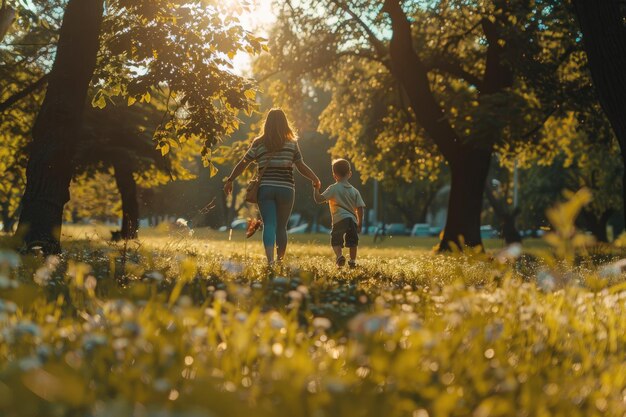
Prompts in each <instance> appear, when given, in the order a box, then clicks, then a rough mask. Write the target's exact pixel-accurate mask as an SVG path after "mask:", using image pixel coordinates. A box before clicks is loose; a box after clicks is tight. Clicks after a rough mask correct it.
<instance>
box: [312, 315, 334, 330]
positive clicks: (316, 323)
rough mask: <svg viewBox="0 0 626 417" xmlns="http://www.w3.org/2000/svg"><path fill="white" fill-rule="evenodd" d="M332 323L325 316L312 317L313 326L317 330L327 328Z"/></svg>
mask: <svg viewBox="0 0 626 417" xmlns="http://www.w3.org/2000/svg"><path fill="white" fill-rule="evenodd" d="M331 325H332V323H331V322H330V320H328V319H327V318H326V317H315V318H314V319H313V327H315V328H316V329H318V330H328V329H330V326H331Z"/></svg>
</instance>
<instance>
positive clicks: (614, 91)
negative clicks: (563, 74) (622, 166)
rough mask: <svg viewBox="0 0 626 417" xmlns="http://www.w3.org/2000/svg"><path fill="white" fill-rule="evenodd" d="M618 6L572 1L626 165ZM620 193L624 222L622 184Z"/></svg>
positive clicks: (624, 45) (625, 51) (625, 81)
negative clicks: (621, 195)
mask: <svg viewBox="0 0 626 417" xmlns="http://www.w3.org/2000/svg"><path fill="white" fill-rule="evenodd" d="M619 3H620V2H619V1H618V0H602V1H598V0H574V6H575V10H576V14H577V15H578V22H579V23H580V28H581V31H582V34H583V44H584V47H585V51H586V52H587V56H588V59H589V69H590V71H591V77H592V79H593V83H594V85H595V88H596V92H597V94H598V98H599V101H600V104H601V105H602V108H603V109H604V112H605V113H606V115H607V117H608V119H609V121H610V122H611V126H612V127H613V130H614V131H615V135H616V136H617V139H618V141H619V144H620V148H621V151H622V159H623V160H625V161H626V117H624V109H626V26H625V25H624V16H623V14H622V13H621V10H620V4H619ZM625 179H626V174H625ZM622 192H623V196H624V216H625V221H626V183H624V191H622Z"/></svg>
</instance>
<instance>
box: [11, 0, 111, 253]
mask: <svg viewBox="0 0 626 417" xmlns="http://www.w3.org/2000/svg"><path fill="white" fill-rule="evenodd" d="M102 13H103V0H70V1H69V3H68V4H67V6H66V8H65V15H64V18H63V24H62V26H61V31H60V36H59V42H58V45H57V53H56V58H55V61H54V65H53V67H52V71H51V73H50V79H49V83H48V90H47V92H46V97H45V99H44V101H43V104H42V105H41V109H40V111H39V114H38V115H37V119H36V121H35V125H34V127H33V142H32V145H31V150H30V158H29V161H28V166H27V169H26V180H27V182H26V190H25V192H24V197H23V199H22V201H23V208H22V212H21V216H20V222H19V227H18V231H17V234H18V236H20V237H22V238H23V239H24V247H23V248H24V250H30V249H32V248H33V247H37V246H39V247H41V248H42V250H43V251H44V252H45V253H58V252H60V250H61V245H60V236H61V223H62V217H63V206H64V205H65V203H67V201H68V200H69V185H70V181H71V178H72V173H73V167H72V165H73V164H72V157H73V154H74V150H75V144H76V140H77V136H78V131H79V128H80V123H81V120H82V114H83V110H84V108H85V99H86V97H87V89H88V87H89V82H90V81H91V78H92V76H93V72H94V69H95V65H96V55H97V53H98V48H99V42H98V40H99V39H98V38H99V35H100V24H101V22H102Z"/></svg>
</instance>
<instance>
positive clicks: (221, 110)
mask: <svg viewBox="0 0 626 417" xmlns="http://www.w3.org/2000/svg"><path fill="white" fill-rule="evenodd" d="M262 48H263V39H261V38H258V37H256V36H254V35H252V34H251V33H249V32H247V31H246V30H244V29H243V28H242V27H241V25H240V24H239V21H238V17H237V15H236V14H234V13H233V12H232V11H231V10H229V9H228V8H226V7H224V6H222V5H221V3H220V2H191V3H190V2H187V1H176V2H171V1H156V2H155V1H153V0H150V1H148V0H117V1H113V2H110V3H109V4H108V8H107V16H106V19H105V22H104V26H103V35H102V51H101V53H100V60H99V62H100V63H99V65H98V68H97V70H96V74H95V85H96V86H97V87H98V88H99V90H98V91H97V92H96V94H95V95H94V96H93V100H92V104H93V105H94V106H96V107H98V108H104V107H105V106H106V105H107V101H108V100H109V99H110V97H116V96H119V95H122V96H123V97H126V98H127V102H128V105H133V104H134V103H137V102H139V103H144V102H145V103H150V101H151V100H152V96H153V95H154V93H155V90H160V91H163V92H164V94H165V96H166V97H167V99H166V114H165V116H164V117H163V120H162V122H161V124H160V125H159V128H158V129H157V131H156V133H155V141H156V142H157V146H158V148H159V149H160V150H161V152H162V155H166V154H167V153H168V152H169V150H170V149H171V148H172V147H174V146H179V145H181V144H183V143H185V142H188V141H197V142H198V143H200V144H201V145H202V156H203V159H204V162H205V164H206V165H207V166H209V165H210V158H211V154H210V148H211V147H213V146H214V145H215V144H216V143H218V142H219V141H220V140H221V139H222V138H223V137H224V136H226V135H230V134H232V133H233V132H234V131H235V130H237V128H238V126H239V119H238V117H237V116H238V114H239V112H240V111H241V110H244V111H245V112H247V113H251V112H252V111H254V110H255V109H256V101H255V97H256V93H255V91H254V85H253V82H252V81H251V80H248V79H245V78H243V77H241V76H238V75H236V74H234V70H233V63H232V59H233V58H234V56H235V54H237V53H238V52H243V53H250V54H257V53H260V52H261V51H262Z"/></svg>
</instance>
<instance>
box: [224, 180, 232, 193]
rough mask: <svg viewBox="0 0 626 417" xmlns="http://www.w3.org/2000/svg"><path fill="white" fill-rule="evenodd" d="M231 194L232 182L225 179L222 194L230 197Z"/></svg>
mask: <svg viewBox="0 0 626 417" xmlns="http://www.w3.org/2000/svg"><path fill="white" fill-rule="evenodd" d="M232 192H233V182H232V180H229V179H226V183H225V184H224V193H225V194H226V195H230V194H231V193H232Z"/></svg>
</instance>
